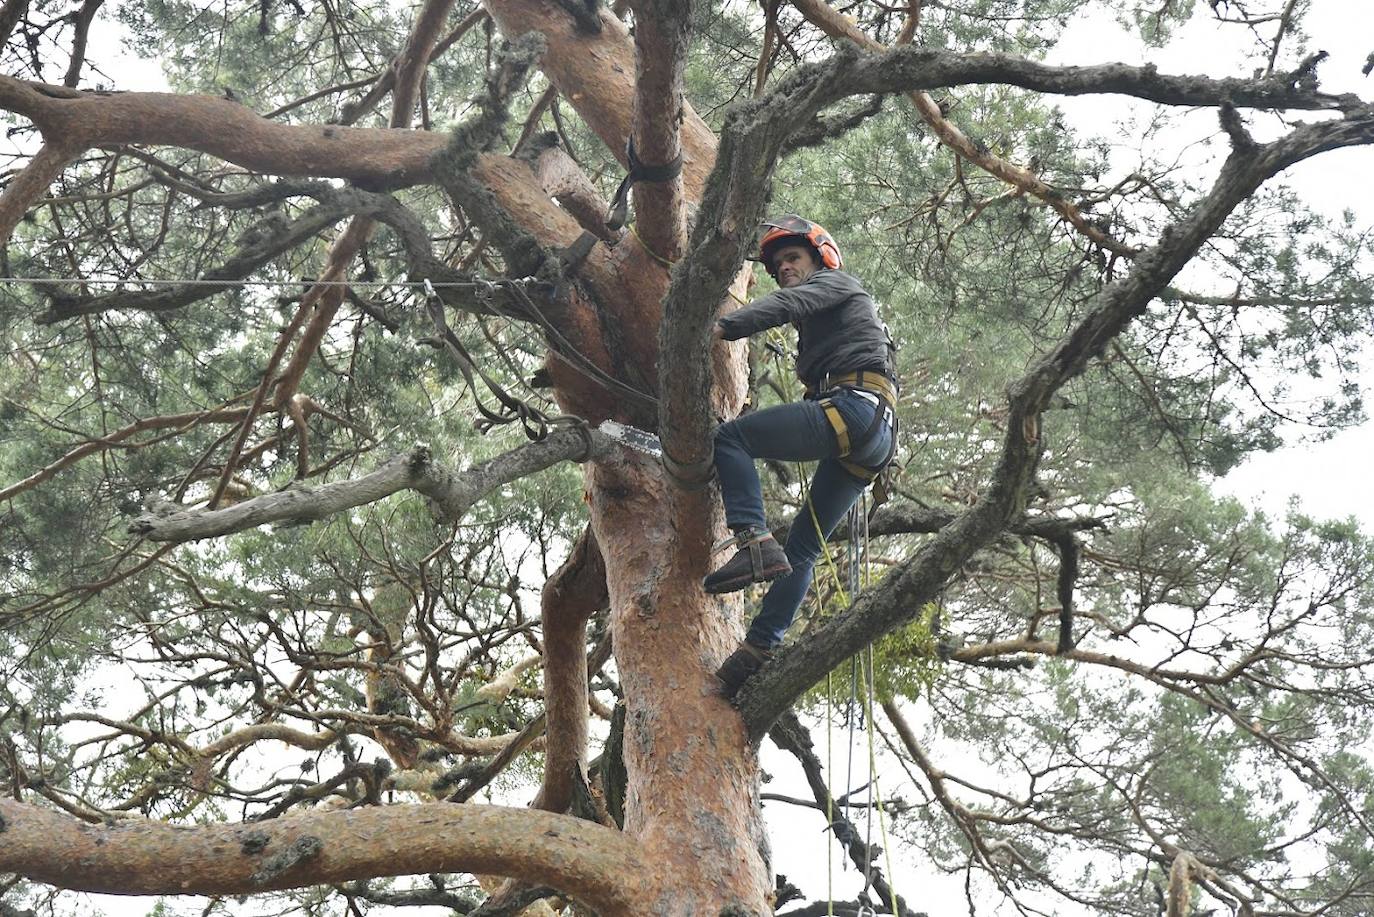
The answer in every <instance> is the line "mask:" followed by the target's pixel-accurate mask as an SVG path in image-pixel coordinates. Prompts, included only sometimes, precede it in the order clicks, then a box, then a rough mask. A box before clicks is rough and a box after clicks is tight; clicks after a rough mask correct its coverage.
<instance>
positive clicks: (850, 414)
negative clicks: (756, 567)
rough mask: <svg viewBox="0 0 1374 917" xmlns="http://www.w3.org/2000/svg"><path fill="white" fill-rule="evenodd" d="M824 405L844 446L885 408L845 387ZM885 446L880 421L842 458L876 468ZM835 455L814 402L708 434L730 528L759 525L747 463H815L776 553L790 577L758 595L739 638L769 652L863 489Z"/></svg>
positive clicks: (887, 439) (830, 432)
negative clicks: (845, 437)
mask: <svg viewBox="0 0 1374 917" xmlns="http://www.w3.org/2000/svg"><path fill="white" fill-rule="evenodd" d="M831 400H832V401H833V402H834V404H835V407H836V408H838V409H839V412H840V416H841V417H843V418H844V422H845V426H846V427H848V428H849V436H850V441H851V442H853V441H854V440H856V439H858V438H860V437H861V436H863V434H864V431H866V430H867V429H868V427H869V425H870V424H871V423H872V422H873V415H874V412H875V411H881V410H886V408H885V406H884V405H882V404H881V403H880V404H878V405H874V404H873V403H872V402H870V401H868V400H867V399H866V398H864V397H863V396H862V395H859V394H856V393H855V392H853V391H851V390H849V389H839V390H838V391H837V392H836V393H835V394H833V395H832V396H831ZM891 445H892V428H891V426H890V425H889V424H888V423H886V422H883V423H881V424H880V425H879V431H878V433H877V434H876V435H875V436H873V437H872V438H871V439H870V440H869V441H868V442H866V443H860V448H859V449H858V450H857V451H855V452H852V453H850V454H849V455H847V456H845V459H846V461H849V462H852V463H854V464H856V465H862V466H865V467H870V468H871V467H876V466H877V465H878V464H879V463H881V462H882V461H883V459H885V458H886V457H887V453H888V449H889V448H890V447H891ZM839 451H840V449H839V444H838V443H837V442H836V439H835V431H834V428H832V427H831V426H830V421H829V420H828V419H827V418H826V416H825V409H824V408H822V407H821V406H820V404H819V403H817V402H815V401H800V402H797V403H795V404H783V405H778V406H777V407H771V408H765V409H764V410H762V411H755V412H753V413H751V414H745V415H744V416H743V417H740V418H738V419H736V420H732V421H731V422H729V423H727V424H722V425H721V426H720V427H719V428H718V429H717V430H716V441H715V463H716V475H717V476H718V477H719V479H720V493H721V499H722V500H723V501H724V503H725V521H726V523H727V524H728V525H729V526H730V527H731V528H732V529H733V528H737V527H739V526H744V525H748V526H756V527H760V528H766V527H767V521H766V520H765V518H764V515H763V489H762V486H761V485H760V483H759V475H758V472H757V471H756V470H755V468H754V459H758V458H764V459H779V460H784V461H805V462H810V461H818V462H819V463H820V464H818V465H817V466H816V474H815V477H813V478H812V479H811V505H810V507H802V510H801V512H799V513H798V514H797V517H796V518H795V519H793V520H792V528H791V531H790V532H789V533H788V535H787V544H786V546H785V548H784V550H786V552H787V560H788V563H790V564H791V565H792V572H791V573H789V574H788V575H787V576H782V577H779V578H778V579H775V580H774V581H773V584H772V585H771V586H770V587H769V589H768V594H767V595H765V596H764V597H763V608H762V610H760V611H759V613H758V615H757V616H755V618H754V620H753V623H751V624H750V625H749V633H748V634H747V635H746V637H745V639H747V640H748V641H749V642H750V643H752V644H754V645H755V646H758V647H762V648H763V649H770V650H771V649H773V648H774V647H775V646H777V645H778V644H780V643H782V636H783V634H785V633H786V632H787V628H788V627H790V626H791V625H792V619H793V618H795V617H796V615H797V609H798V608H800V607H801V603H802V600H803V599H805V598H806V589H807V587H808V586H810V585H811V574H812V570H813V569H814V568H815V566H816V559H817V558H818V557H820V554H821V550H822V546H823V544H824V541H825V539H826V538H829V537H830V533H831V532H832V531H834V529H835V526H836V525H838V524H839V521H840V520H841V519H843V518H844V515H845V513H847V512H849V508H850V507H851V506H853V505H854V502H855V501H856V500H858V499H859V494H861V493H863V490H864V488H865V487H867V486H868V482H867V481H862V480H860V479H859V478H857V477H855V476H854V475H852V474H850V473H849V472H848V471H846V470H845V469H844V466H842V465H841V464H840V463H839V461H838V460H837V459H838V455H839ZM813 511H814V518H813ZM817 529H819V532H818V531H817Z"/></svg>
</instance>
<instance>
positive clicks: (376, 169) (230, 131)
mask: <svg viewBox="0 0 1374 917" xmlns="http://www.w3.org/2000/svg"><path fill="white" fill-rule="evenodd" d="M0 108H4V109H6V110H7V111H12V112H15V113H16V114H20V115H24V116H25V117H27V118H29V119H30V120H32V121H33V122H34V123H35V124H36V125H37V126H38V127H39V129H40V130H41V131H42V132H43V135H44V136H45V137H47V138H48V139H49V141H50V142H55V143H59V144H61V145H62V146H64V147H75V148H78V149H81V148H88V147H93V146H110V145H118V144H122V143H130V144H141V145H157V146H176V147H183V148H185V149H191V150H198V151H200V152H202V153H209V154H210V155H212V156H218V157H219V158H220V159H223V160H225V161H227V162H232V163H234V164H235V165H239V166H243V167H244V168H246V169H249V170H251V171H254V172H265V173H268V174H274V175H297V176H299V175H313V176H319V177H322V178H344V179H349V180H351V181H355V182H358V183H360V184H363V185H367V186H369V187H387V188H401V187H407V186H409V185H414V184H419V183H422V182H426V181H429V180H430V179H431V178H432V175H431V172H430V159H431V158H432V157H433V156H434V154H435V153H437V152H438V151H439V150H440V149H442V148H443V145H444V137H443V136H442V135H437V134H431V133H426V132H423V131H392V130H386V129H382V128H363V127H337V126H333V125H300V126H296V125H288V124H278V123H276V122H274V121H268V120H267V119H266V118H262V117H260V116H258V115H257V114H255V113H254V112H253V111H252V110H250V109H248V108H246V107H244V106H243V105H240V104H238V103H237V102H231V101H229V100H228V99H222V98H219V97H217V96H203V95H176V94H174V93H165V92H121V93H101V92H78V91H75V90H70V89H66V88H64V87H54V86H49V85H47V84H43V83H34V82H29V81H26V80H18V79H15V78H13V77H8V76H0Z"/></svg>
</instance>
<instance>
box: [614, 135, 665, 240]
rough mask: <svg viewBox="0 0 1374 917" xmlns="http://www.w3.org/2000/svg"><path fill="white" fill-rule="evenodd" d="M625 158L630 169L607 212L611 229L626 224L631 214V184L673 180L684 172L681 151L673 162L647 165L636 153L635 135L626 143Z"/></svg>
mask: <svg viewBox="0 0 1374 917" xmlns="http://www.w3.org/2000/svg"><path fill="white" fill-rule="evenodd" d="M625 159H626V161H627V162H628V163H629V164H630V171H629V172H627V173H626V174H625V179H624V180H623V181H622V182H621V183H620V187H619V188H616V189H615V197H614V198H612V199H611V209H610V211H609V212H608V213H607V214H606V226H607V227H609V228H610V229H620V228H621V227H622V226H624V225H625V219H626V217H628V216H629V215H630V186H631V185H633V184H635V183H636V182H641V181H651V182H665V181H672V180H673V179H675V178H677V177H678V176H679V175H681V174H682V153H681V152H679V153H678V154H677V156H676V157H675V158H674V159H673V161H672V162H666V163H663V164H661V165H647V164H646V163H644V162H642V161H641V160H640V158H639V157H638V156H636V155H635V138H634V137H633V136H631V137H630V139H629V140H628V141H627V142H626V143H625Z"/></svg>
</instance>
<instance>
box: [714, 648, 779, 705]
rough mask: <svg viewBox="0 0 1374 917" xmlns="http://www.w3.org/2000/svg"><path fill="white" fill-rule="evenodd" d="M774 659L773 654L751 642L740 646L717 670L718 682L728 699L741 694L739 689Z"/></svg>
mask: <svg viewBox="0 0 1374 917" xmlns="http://www.w3.org/2000/svg"><path fill="white" fill-rule="evenodd" d="M772 658H773V653H772V652H771V651H769V650H766V649H763V648H762V647H758V646H755V645H754V644H752V643H750V642H749V641H747V640H746V641H745V642H744V643H741V644H740V645H739V649H737V650H735V651H734V652H733V653H731V654H730V655H729V656H726V657H725V661H724V662H722V663H721V664H720V668H718V669H716V680H717V681H719V682H720V683H721V686H722V687H723V688H724V691H722V692H721V693H723V694H724V695H725V696H726V697H729V698H733V697H734V696H735V695H736V694H738V693H739V689H740V688H741V687H743V686H744V683H745V682H746V681H748V680H749V679H750V678H752V677H753V676H754V673H755V672H757V671H758V670H759V669H761V668H763V664H764V663H765V662H767V661H768V660H770V659H772Z"/></svg>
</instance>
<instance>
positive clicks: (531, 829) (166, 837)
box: [0, 799, 646, 917]
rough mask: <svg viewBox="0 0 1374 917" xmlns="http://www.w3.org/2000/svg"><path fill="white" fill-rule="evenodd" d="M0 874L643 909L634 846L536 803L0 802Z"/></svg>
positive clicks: (112, 888) (129, 889)
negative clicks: (109, 809)
mask: <svg viewBox="0 0 1374 917" xmlns="http://www.w3.org/2000/svg"><path fill="white" fill-rule="evenodd" d="M0 832H2V833H3V835H4V843H0V872H12V873H16V874H18V875H21V876H24V877H25V878H28V879H33V880H35V881H39V882H46V883H49V884H52V885H57V886H60V887H62V888H69V889H74V890H80V891H90V892H99V893H106V894H119V895H185V894H198V895H235V894H252V893H256V892H263V891H270V890H272V889H281V888H300V887H302V886H308V885H320V884H325V883H335V882H348V881H352V880H356V879H369V878H375V877H378V876H396V875H411V874H415V873H429V872H438V873H448V872H481V873H488V874H493V875H503V876H514V877H517V878H520V879H523V880H526V881H529V882H535V883H540V884H547V885H552V886H554V887H556V888H558V889H559V890H560V891H563V892H566V893H568V894H570V895H572V896H574V897H576V898H578V899H579V900H581V901H583V902H585V903H586V904H588V905H590V906H591V907H593V908H595V909H596V910H597V911H598V912H599V913H602V914H605V915H612V914H614V915H625V917H631V915H634V914H636V913H641V912H642V911H641V910H640V908H641V907H642V904H641V902H640V901H639V900H638V898H639V894H638V893H639V892H640V889H639V887H638V882H639V879H640V878H641V877H642V876H643V875H645V874H646V870H645V869H644V866H643V864H641V863H640V862H639V851H638V850H637V848H636V846H635V844H634V843H633V842H632V841H631V840H630V839H629V838H627V837H625V836H624V835H622V834H620V833H619V832H618V831H613V830H610V829H608V828H604V827H602V826H601V825H597V824H594V823H592V822H588V821H584V820H582V819H579V818H573V817H571V816H567V815H556V814H553V813H549V812H541V811H538V810H535V809H511V808H505V807H500V806H468V805H453V804H450V803H429V804H425V805H393V806H377V807H372V808H359V809H350V810H343V811H340V810H331V811H319V810H317V811H312V812H305V813H301V814H298V815H290V816H284V817H282V818H279V819H273V820H269V821H262V822H256V823H254V824H251V825H245V824H237V825H206V826H196V827H189V826H184V825H168V824H163V823H159V822H152V821H141V820H139V821H135V820H129V821H120V822H116V823H114V824H109V825H88V824H83V823H80V822H78V821H76V820H75V819H73V818H69V817H66V816H63V815H59V814H56V813H54V812H51V811H49V810H47V809H42V808H39V807H38V806H34V805H27V804H25V803H21V802H16V801H15V800H13V799H5V800H0Z"/></svg>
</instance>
